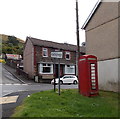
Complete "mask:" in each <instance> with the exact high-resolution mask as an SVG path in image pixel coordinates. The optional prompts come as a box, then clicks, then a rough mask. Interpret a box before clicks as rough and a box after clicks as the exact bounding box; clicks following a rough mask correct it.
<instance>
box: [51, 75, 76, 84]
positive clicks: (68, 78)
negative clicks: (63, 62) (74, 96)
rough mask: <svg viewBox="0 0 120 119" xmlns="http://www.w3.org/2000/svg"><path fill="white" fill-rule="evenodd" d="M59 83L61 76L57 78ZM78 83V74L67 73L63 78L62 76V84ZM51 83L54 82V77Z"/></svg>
mask: <svg viewBox="0 0 120 119" xmlns="http://www.w3.org/2000/svg"><path fill="white" fill-rule="evenodd" d="M58 83H59V78H56V79H55V84H58ZM65 83H67V84H77V83H78V79H77V77H76V76H74V75H65V76H63V77H62V78H60V84H65ZM51 84H54V79H53V80H52V81H51Z"/></svg>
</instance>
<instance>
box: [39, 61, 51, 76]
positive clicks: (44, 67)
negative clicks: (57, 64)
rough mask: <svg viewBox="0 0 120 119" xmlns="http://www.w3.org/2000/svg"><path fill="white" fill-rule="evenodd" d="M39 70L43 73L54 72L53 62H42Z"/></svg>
mask: <svg viewBox="0 0 120 119" xmlns="http://www.w3.org/2000/svg"><path fill="white" fill-rule="evenodd" d="M39 72H40V73H41V74H53V64H46V63H43V64H40V65H39Z"/></svg>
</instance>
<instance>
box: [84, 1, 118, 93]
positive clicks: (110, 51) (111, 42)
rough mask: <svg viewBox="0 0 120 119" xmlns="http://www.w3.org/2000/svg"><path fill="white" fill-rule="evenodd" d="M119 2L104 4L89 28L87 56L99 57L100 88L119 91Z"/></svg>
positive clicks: (87, 31)
mask: <svg viewBox="0 0 120 119" xmlns="http://www.w3.org/2000/svg"><path fill="white" fill-rule="evenodd" d="M119 7H120V5H119V3H118V2H102V3H101V4H100V5H99V6H98V8H97V10H96V11H95V13H94V14H93V16H92V18H91V19H90V21H89V23H88V24H87V26H86V27H85V28H84V29H85V32H86V54H93V55H96V56H97V57H98V77H99V88H100V89H103V90H109V91H115V92H117V91H118V81H119V77H118V74H119V67H118V63H119V62H120V54H119V50H118V44H119V42H120V39H119V37H118V34H119V33H120V31H118V30H119V28H118V27H119V25H118V24H120V13H119V12H118V10H119Z"/></svg>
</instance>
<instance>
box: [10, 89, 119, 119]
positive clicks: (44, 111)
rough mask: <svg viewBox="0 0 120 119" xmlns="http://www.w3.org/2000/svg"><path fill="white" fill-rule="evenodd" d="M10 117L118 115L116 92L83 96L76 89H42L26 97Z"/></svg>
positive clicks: (102, 92) (101, 92)
mask: <svg viewBox="0 0 120 119" xmlns="http://www.w3.org/2000/svg"><path fill="white" fill-rule="evenodd" d="M12 117H118V94H117V93H113V92H104V91H100V93H99V96H96V97H90V98H89V97H84V96H82V95H80V94H79V93H78V90H77V89H64V90H61V95H60V96H59V95H58V93H55V92H54V91H53V90H49V91H43V92H39V93H35V94H32V95H31V96H30V97H27V98H26V99H25V100H24V101H23V104H22V105H21V106H19V107H17V108H16V110H15V113H14V114H13V115H12Z"/></svg>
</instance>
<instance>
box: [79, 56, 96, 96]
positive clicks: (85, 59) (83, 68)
mask: <svg viewBox="0 0 120 119" xmlns="http://www.w3.org/2000/svg"><path fill="white" fill-rule="evenodd" d="M78 70H79V73H78V75H79V90H80V93H81V94H82V95H84V96H96V95H98V72H97V57H95V56H93V55H83V56H81V57H80V59H79V66H78Z"/></svg>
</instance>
